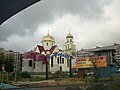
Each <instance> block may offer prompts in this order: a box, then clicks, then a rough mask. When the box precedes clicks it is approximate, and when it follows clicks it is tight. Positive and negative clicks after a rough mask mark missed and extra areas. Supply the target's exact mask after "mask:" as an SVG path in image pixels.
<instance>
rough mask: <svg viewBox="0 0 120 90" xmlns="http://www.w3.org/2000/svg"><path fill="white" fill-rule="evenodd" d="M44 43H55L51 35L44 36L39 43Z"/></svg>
mask: <svg viewBox="0 0 120 90" xmlns="http://www.w3.org/2000/svg"><path fill="white" fill-rule="evenodd" d="M45 41H51V42H55V40H54V37H53V36H51V35H49V34H47V35H46V36H44V37H43V38H42V41H41V42H45Z"/></svg>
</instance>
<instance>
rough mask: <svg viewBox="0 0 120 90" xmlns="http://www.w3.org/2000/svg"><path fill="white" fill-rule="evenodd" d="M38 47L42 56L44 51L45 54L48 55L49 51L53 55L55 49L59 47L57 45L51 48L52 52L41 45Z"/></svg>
mask: <svg viewBox="0 0 120 90" xmlns="http://www.w3.org/2000/svg"><path fill="white" fill-rule="evenodd" d="M37 47H38V49H39V51H40V54H41V53H42V52H43V51H44V52H45V53H46V52H47V51H49V52H50V53H51V54H52V53H53V51H54V50H55V48H56V47H57V45H55V46H52V47H51V48H50V50H45V49H44V47H43V46H40V45H37Z"/></svg>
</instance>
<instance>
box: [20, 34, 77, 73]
mask: <svg viewBox="0 0 120 90" xmlns="http://www.w3.org/2000/svg"><path fill="white" fill-rule="evenodd" d="M66 39H67V42H66V43H65V46H66V48H65V49H64V50H61V49H59V48H58V46H57V45H56V44H55V39H54V37H52V36H51V35H50V34H49V33H48V34H47V35H46V36H44V37H43V38H42V40H41V44H42V45H37V46H36V47H35V48H34V50H33V51H29V52H26V53H25V54H24V57H23V65H22V71H28V72H46V63H48V71H49V72H53V73H54V72H56V71H63V72H69V64H70V53H71V52H73V53H75V45H74V44H73V36H72V35H71V34H68V35H67V37H66ZM67 50H68V51H67ZM69 50H70V51H69Z"/></svg>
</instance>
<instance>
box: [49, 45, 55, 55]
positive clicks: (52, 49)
mask: <svg viewBox="0 0 120 90" xmlns="http://www.w3.org/2000/svg"><path fill="white" fill-rule="evenodd" d="M56 47H57V45H55V46H52V47H51V48H50V50H49V51H50V52H51V53H53V51H54V49H55V48H56Z"/></svg>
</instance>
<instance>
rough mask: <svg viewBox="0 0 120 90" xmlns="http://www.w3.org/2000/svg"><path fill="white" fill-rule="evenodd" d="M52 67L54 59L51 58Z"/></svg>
mask: <svg viewBox="0 0 120 90" xmlns="http://www.w3.org/2000/svg"><path fill="white" fill-rule="evenodd" d="M51 67H53V57H51Z"/></svg>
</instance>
